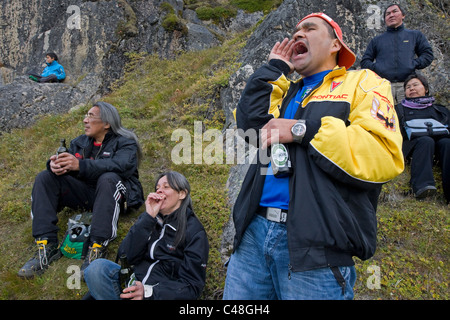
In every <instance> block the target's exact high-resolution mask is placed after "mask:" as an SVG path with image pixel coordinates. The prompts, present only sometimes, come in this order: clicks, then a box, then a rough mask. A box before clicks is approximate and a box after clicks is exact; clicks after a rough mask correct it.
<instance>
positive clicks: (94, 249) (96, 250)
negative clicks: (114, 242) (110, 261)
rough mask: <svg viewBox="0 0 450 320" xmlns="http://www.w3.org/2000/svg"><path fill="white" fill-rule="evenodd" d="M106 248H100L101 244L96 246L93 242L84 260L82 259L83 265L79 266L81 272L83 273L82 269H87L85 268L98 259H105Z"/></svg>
mask: <svg viewBox="0 0 450 320" xmlns="http://www.w3.org/2000/svg"><path fill="white" fill-rule="evenodd" d="M106 249H107V248H106V246H102V245H101V244H98V243H97V242H93V243H92V245H91V246H89V250H88V252H87V254H86V258H85V259H84V262H83V264H82V265H81V271H82V272H83V271H84V269H86V268H87V266H88V265H89V264H90V263H91V262H92V261H94V260H95V259H98V258H104V259H106V256H107V255H108V252H107V250H106Z"/></svg>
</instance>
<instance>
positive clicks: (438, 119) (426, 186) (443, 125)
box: [395, 74, 450, 203]
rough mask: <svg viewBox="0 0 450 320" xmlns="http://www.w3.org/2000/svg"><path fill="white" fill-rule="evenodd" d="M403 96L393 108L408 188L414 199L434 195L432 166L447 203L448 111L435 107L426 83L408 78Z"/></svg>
mask: <svg viewBox="0 0 450 320" xmlns="http://www.w3.org/2000/svg"><path fill="white" fill-rule="evenodd" d="M404 89H405V96H406V99H403V100H402V102H401V103H400V104H398V105H397V106H396V107H395V108H396V111H397V114H398V117H399V123H400V125H401V130H402V135H403V154H404V156H405V158H407V159H411V181H410V183H411V187H412V190H413V193H414V195H415V197H416V198H417V199H423V198H426V197H428V196H431V195H434V194H435V193H436V184H435V181H434V177H433V169H432V167H433V162H434V161H436V162H437V164H438V165H439V166H440V167H441V169H442V186H443V190H444V196H445V199H446V201H447V203H449V202H450V135H449V130H448V126H449V124H450V111H449V109H447V108H446V107H444V106H442V105H439V104H435V103H434V101H435V99H434V97H432V96H430V94H429V88H428V81H427V79H426V78H425V77H424V76H422V75H420V74H411V75H410V76H408V77H407V78H406V80H405V82H404Z"/></svg>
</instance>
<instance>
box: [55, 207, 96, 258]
mask: <svg viewBox="0 0 450 320" xmlns="http://www.w3.org/2000/svg"><path fill="white" fill-rule="evenodd" d="M91 220H92V213H91V212H84V213H78V214H76V215H74V216H72V217H70V218H69V222H68V226H67V232H66V234H65V235H64V240H63V242H62V244H61V246H60V250H61V252H62V254H63V255H65V256H66V257H68V258H71V259H83V258H84V256H85V255H86V251H87V248H88V245H89V234H90V231H91Z"/></svg>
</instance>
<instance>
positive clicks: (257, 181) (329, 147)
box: [233, 60, 404, 272]
mask: <svg viewBox="0 0 450 320" xmlns="http://www.w3.org/2000/svg"><path fill="white" fill-rule="evenodd" d="M288 72H289V68H288V66H287V65H286V64H285V63H284V62H282V61H281V60H271V61H270V62H269V64H266V65H264V66H262V67H261V68H259V69H258V70H257V71H256V72H255V73H254V74H253V75H252V76H251V77H250V79H249V81H248V82H247V85H246V88H245V89H244V91H243V93H242V96H241V99H240V101H239V104H238V107H237V110H236V123H237V126H238V128H239V129H242V130H244V131H246V130H259V129H261V128H262V127H263V126H264V125H265V124H266V123H267V122H268V121H269V120H271V119H273V118H278V117H283V114H284V111H285V109H286V107H287V106H288V104H289V102H290V100H291V99H292V97H295V94H296V93H297V91H298V90H299V89H300V88H301V87H302V85H303V82H302V80H299V81H296V82H292V81H289V80H288V79H287V77H286V75H287V74H288ZM295 119H305V120H306V127H307V130H306V134H305V137H304V139H303V141H302V143H301V144H296V143H291V144H289V150H290V157H291V162H292V167H293V169H294V173H293V175H292V176H291V177H290V182H289V183H290V188H289V190H290V203H289V212H288V218H287V222H286V224H287V230H288V243H289V253H290V261H291V268H292V270H293V271H294V272H295V271H304V270H309V269H315V268H321V267H326V266H348V265H353V259H352V256H357V257H358V258H360V259H368V258H370V257H371V256H373V254H374V252H375V248H376V226H377V222H376V207H377V201H378V196H379V193H380V190H381V185H382V184H383V183H385V182H387V181H389V180H391V179H393V178H394V177H396V176H397V175H399V174H400V173H401V172H402V171H403V169H404V162H403V154H402V136H401V133H400V130H399V123H398V119H397V115H396V113H395V109H394V106H393V103H392V94H391V86H390V83H389V81H387V80H385V79H382V78H380V77H378V76H377V75H376V74H375V73H374V72H372V71H370V70H358V71H346V70H345V68H339V67H336V68H335V69H334V70H332V71H331V72H330V73H329V74H328V75H326V76H325V78H324V79H323V81H322V82H321V83H320V84H319V85H317V86H316V87H315V88H314V89H313V90H312V91H311V92H310V93H309V94H308V95H307V97H305V99H304V100H303V102H302V103H301V105H300V106H299V108H298V110H297V113H296V114H295ZM264 166H267V164H262V163H261V161H259V160H258V162H257V163H256V164H252V165H251V166H250V168H249V170H248V172H247V175H246V177H245V179H244V182H243V184H242V188H241V192H240V194H239V196H238V198H237V200H236V203H235V206H234V209H233V219H234V224H235V228H236V236H235V240H234V249H236V248H237V247H238V245H239V243H240V240H241V238H242V236H243V234H244V232H245V229H246V228H247V226H248V224H249V223H250V221H251V220H252V218H253V216H254V215H255V214H256V212H257V211H258V209H259V208H258V206H259V200H260V198H261V194H262V189H263V185H264V179H265V176H264V175H263V174H261V172H265V171H264V170H261V167H264ZM291 230H295V232H292V231H291Z"/></svg>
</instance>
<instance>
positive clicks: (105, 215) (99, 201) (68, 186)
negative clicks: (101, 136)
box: [31, 170, 126, 245]
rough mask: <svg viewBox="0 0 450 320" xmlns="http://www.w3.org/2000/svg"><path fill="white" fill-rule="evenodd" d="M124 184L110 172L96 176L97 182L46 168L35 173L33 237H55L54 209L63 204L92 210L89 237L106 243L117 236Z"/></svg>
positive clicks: (56, 229)
mask: <svg viewBox="0 0 450 320" xmlns="http://www.w3.org/2000/svg"><path fill="white" fill-rule="evenodd" d="M125 192H126V189H125V186H124V185H123V184H122V181H121V179H120V177H119V176H118V175H117V174H115V173H112V172H108V173H105V174H103V175H101V176H100V177H99V179H98V180H97V185H96V186H91V185H89V184H86V183H85V182H83V181H81V180H79V179H77V178H75V177H73V176H71V175H67V174H66V175H62V176H57V175H55V174H53V173H52V172H50V171H48V170H45V171H42V172H41V173H39V174H38V175H37V176H36V179H35V182H34V186H33V191H32V194H31V196H32V199H31V217H32V219H33V237H34V238H36V239H37V238H47V239H49V241H57V232H58V227H57V222H58V217H57V213H58V212H59V211H60V210H61V209H63V208H64V207H69V208H72V209H83V210H87V211H92V213H93V215H92V223H91V238H90V240H91V241H97V242H98V243H101V244H103V245H107V244H108V243H109V241H111V240H113V239H115V238H116V236H117V221H118V219H119V214H120V210H121V207H122V204H123V199H124V194H125Z"/></svg>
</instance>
